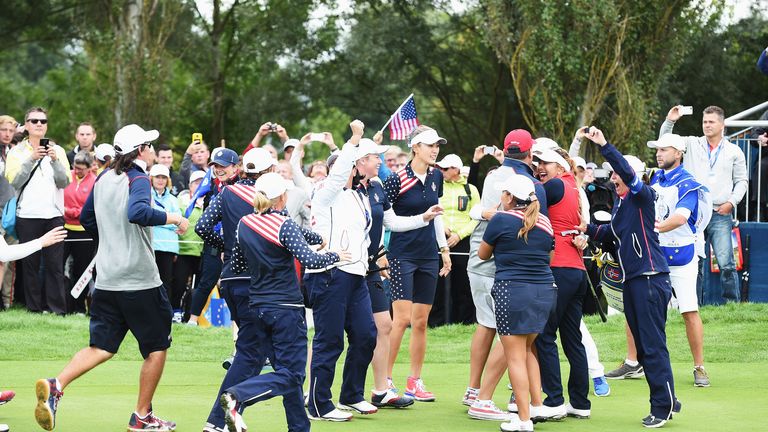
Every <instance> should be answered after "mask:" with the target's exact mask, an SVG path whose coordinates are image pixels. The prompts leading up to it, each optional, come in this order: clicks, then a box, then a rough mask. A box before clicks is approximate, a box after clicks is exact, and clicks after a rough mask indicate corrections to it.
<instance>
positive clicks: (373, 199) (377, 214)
mask: <svg viewBox="0 0 768 432" xmlns="http://www.w3.org/2000/svg"><path fill="white" fill-rule="evenodd" d="M360 190H361V191H362V192H363V193H365V194H366V195H368V201H369V202H370V203H371V230H370V231H369V232H368V236H369V237H370V238H371V244H370V245H368V256H369V257H371V256H376V255H377V254H378V252H379V245H380V244H381V236H382V235H384V212H385V211H387V210H389V209H390V208H392V204H390V203H389V199H387V194H386V193H385V192H384V186H382V184H381V183H379V182H377V181H368V188H365V187H363V185H360Z"/></svg>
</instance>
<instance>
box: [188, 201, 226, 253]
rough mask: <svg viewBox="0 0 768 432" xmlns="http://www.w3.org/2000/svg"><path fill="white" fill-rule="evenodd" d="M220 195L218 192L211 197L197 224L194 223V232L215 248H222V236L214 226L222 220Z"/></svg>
mask: <svg viewBox="0 0 768 432" xmlns="http://www.w3.org/2000/svg"><path fill="white" fill-rule="evenodd" d="M222 196H223V194H219V195H216V196H215V197H213V199H212V200H211V202H210V204H209V205H208V208H206V209H205V211H204V212H203V215H202V216H200V220H199V221H197V225H195V233H197V235H199V236H200V238H201V239H203V241H205V242H206V243H208V244H209V245H210V246H213V247H215V248H217V249H223V248H224V237H222V236H221V234H220V233H219V232H218V230H216V228H215V226H216V224H217V223H219V222H221V220H222V215H223V212H222V208H221V206H222V203H221V201H222Z"/></svg>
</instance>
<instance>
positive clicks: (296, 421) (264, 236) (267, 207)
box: [220, 173, 350, 432]
mask: <svg viewBox="0 0 768 432" xmlns="http://www.w3.org/2000/svg"><path fill="white" fill-rule="evenodd" d="M254 187H255V189H256V191H257V192H256V194H255V196H256V198H255V200H254V207H255V210H256V213H255V214H250V215H247V216H245V217H243V218H242V219H240V223H239V224H238V228H237V243H236V245H235V247H234V250H233V253H232V259H231V263H232V268H233V271H234V272H235V273H242V272H244V271H247V272H248V275H249V276H250V293H249V294H250V296H249V297H250V299H249V300H250V307H251V312H252V314H253V315H254V317H255V325H254V332H255V333H256V334H257V337H256V338H255V339H256V340H257V342H256V343H255V344H254V345H255V346H248V347H244V349H260V350H264V352H266V353H267V354H268V357H269V358H270V360H271V361H272V367H273V368H274V369H275V371H274V372H271V373H267V374H263V375H258V376H251V377H249V378H248V379H246V380H245V381H243V382H241V383H239V384H237V385H235V386H232V387H230V388H228V389H226V390H225V391H224V392H223V393H222V395H221V399H220V402H221V406H222V408H223V409H224V412H225V422H226V424H227V428H228V429H229V431H230V432H242V431H245V430H246V426H245V423H244V422H243V419H242V417H241V414H242V412H243V410H244V409H245V407H247V406H250V405H253V404H255V403H257V402H261V401H264V400H267V399H270V398H273V397H275V396H283V406H284V407H285V411H286V412H285V415H286V420H287V423H288V430H290V431H297V432H299V431H301V432H308V431H309V430H310V426H309V419H308V418H307V413H306V411H305V410H304V398H303V395H302V389H301V386H302V385H303V383H304V375H305V369H306V366H307V325H306V323H305V321H304V298H303V297H302V295H301V291H300V290H299V279H298V276H297V275H296V269H295V267H294V261H293V259H294V257H295V258H296V259H298V260H299V262H300V263H301V265H302V266H304V267H305V268H323V267H326V266H328V265H331V264H334V263H336V262H338V261H340V260H348V259H349V257H350V254H349V253H348V252H345V251H341V252H328V253H316V252H313V251H312V250H311V249H310V248H309V244H315V245H322V244H324V241H323V238H322V237H321V236H320V235H319V234H317V233H315V232H312V231H302V230H301V228H299V226H298V225H296V223H295V222H293V220H291V218H289V217H288V216H287V215H286V213H285V211H284V208H285V203H286V199H287V198H286V196H287V195H286V193H285V191H286V183H285V180H284V179H283V178H282V177H281V176H280V175H279V174H275V173H267V174H264V175H262V176H261V177H259V179H258V180H257V181H256V183H255V184H254ZM237 355H238V356H239V355H241V351H238V353H237ZM252 372H253V375H256V374H258V369H257V370H254V371H252Z"/></svg>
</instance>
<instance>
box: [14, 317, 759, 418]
mask: <svg viewBox="0 0 768 432" xmlns="http://www.w3.org/2000/svg"><path fill="white" fill-rule="evenodd" d="M766 314H768V307H766V305H735V306H733V305H732V306H727V307H722V308H705V309H704V310H703V313H702V315H703V317H704V321H705V334H706V336H705V347H706V356H707V369H708V371H709V373H710V376H711V378H712V383H713V385H712V387H710V388H706V389H701V388H694V387H693V378H692V373H691V370H692V366H691V361H690V353H689V352H688V345H687V341H686V340H685V331H684V328H683V326H682V321H681V320H680V317H679V316H678V315H677V314H673V313H670V320H669V325H668V334H669V346H670V352H671V354H672V359H673V369H674V372H675V383H676V388H677V395H678V397H679V398H680V399H681V400H682V402H683V412H682V413H681V414H680V415H677V416H675V419H674V421H672V422H671V423H669V424H667V426H665V429H668V430H680V431H684V430H685V431H709V430H763V429H764V427H763V426H762V422H763V419H762V415H761V414H760V413H762V412H764V411H765V406H766V402H768V396H766V394H765V391H764V386H763V385H762V384H761V383H762V381H763V380H764V379H765V373H764V370H765V368H764V364H765V361H766V360H768V348H766V344H765V343H764V337H763V336H764V331H765V330H766V325H765V316H766ZM588 325H589V327H590V329H591V331H592V334H593V337H594V338H595V341H596V342H597V344H598V347H599V348H600V354H601V359H602V360H603V363H604V365H605V366H606V368H608V369H611V368H613V367H614V366H615V365H616V364H617V363H618V362H619V361H620V360H621V359H622V358H623V351H624V343H623V336H622V335H623V331H622V325H623V324H622V321H621V318H620V317H612V318H611V319H610V320H609V322H608V323H606V324H603V323H600V322H599V321H597V320H595V319H593V318H590V319H589V320H588ZM472 330H473V329H472V327H463V326H450V327H444V328H440V329H434V330H430V347H429V349H428V357H427V364H426V366H425V368H424V374H423V375H424V380H425V382H426V383H427V385H428V386H429V388H430V389H431V390H433V391H434V392H435V393H436V395H437V399H438V401H437V402H435V403H417V404H416V405H414V406H413V407H411V408H408V409H405V410H400V411H395V410H383V411H380V412H379V413H378V414H374V415H371V416H367V417H363V416H355V418H354V420H353V421H352V422H351V423H350V424H338V423H325V422H319V423H316V422H313V423H312V427H313V428H314V429H315V430H318V431H338V430H354V431H358V430H361V431H385V430H386V431H391V430H406V428H409V427H418V429H419V430H422V431H444V430H451V431H475V430H480V431H482V430H487V431H493V430H498V424H497V423H495V422H486V421H477V420H471V419H469V418H468V417H467V415H466V409H465V407H464V406H463V405H461V403H460V399H461V396H462V394H463V392H464V389H465V387H466V380H467V376H468V368H469V366H468V363H469V360H468V358H469V357H468V347H469V338H470V336H471V334H472ZM0 335H1V337H0V360H1V361H2V374H0V389H11V390H14V391H16V393H17V396H16V399H14V400H13V401H12V402H11V403H10V404H8V405H5V406H2V407H0V423H8V424H9V425H10V426H11V430H12V431H35V430H40V429H39V428H38V427H37V425H36V423H35V421H34V418H33V409H34V404H35V397H34V392H33V390H34V381H35V380H36V379H37V378H42V377H49V376H54V375H55V374H56V373H57V372H58V371H59V370H60V369H61V368H62V367H63V366H64V364H65V363H66V361H67V360H68V358H69V357H70V356H71V355H72V354H73V353H74V352H75V351H76V350H77V349H79V348H80V347H81V346H84V345H85V344H87V341H88V334H87V320H86V319H85V318H83V317H67V318H59V317H53V316H48V315H45V316H44V315H28V314H26V313H24V312H21V311H18V310H13V311H10V312H6V313H0ZM230 339H231V338H230V333H229V331H228V330H225V329H199V328H188V327H184V326H178V327H174V345H173V347H172V349H171V350H170V351H169V362H168V364H167V365H166V370H165V374H164V376H163V380H162V382H161V383H160V388H159V390H158V393H157V395H156V397H155V409H156V411H157V413H158V415H160V416H161V417H164V418H167V419H170V420H174V421H176V422H177V423H178V424H179V426H178V430H179V431H180V432H181V431H200V430H201V429H202V425H203V424H204V422H205V418H206V417H207V413H208V411H209V410H210V408H211V405H212V403H213V399H214V396H215V394H216V390H217V389H218V385H219V383H220V380H221V378H222V377H223V375H224V370H223V369H222V368H221V366H220V361H221V359H222V358H223V357H225V356H226V354H227V352H228V350H229V349H230V346H231V342H230ZM138 360H139V356H138V353H137V350H136V346H135V341H134V340H133V339H132V337H131V336H130V335H129V336H128V337H127V338H126V341H125V343H124V346H123V347H122V351H121V354H119V355H118V356H116V357H115V359H113V360H112V361H110V362H108V363H106V364H104V365H102V366H100V367H98V368H96V369H95V370H93V371H92V372H91V373H89V374H87V375H85V376H84V377H82V378H81V379H80V380H78V381H76V382H75V383H73V384H72V385H71V386H70V387H68V388H67V389H66V391H65V396H64V398H63V399H62V402H61V404H60V410H59V415H58V417H57V428H56V430H57V431H65V432H66V431H97V430H98V431H120V430H125V425H126V424H127V422H128V418H129V416H130V413H131V411H132V410H133V407H134V405H135V398H136V389H137V382H138V374H139V367H140V362H139V361H138ZM566 368H567V365H566V364H564V365H563V369H564V376H565V369H566ZM407 369H408V366H407V353H406V352H402V353H401V356H400V360H399V363H398V365H397V366H396V371H395V378H396V383H397V384H398V385H400V386H402V385H403V384H404V383H403V381H404V377H405V376H406V374H407ZM338 372H339V374H340V369H339V371H338ZM337 376H340V375H337ZM610 383H611V396H610V397H607V398H596V397H591V400H592V403H593V406H592V418H591V419H590V420H575V419H568V420H565V421H563V422H558V423H549V424H539V425H537V426H536V429H537V430H544V431H547V430H550V431H554V430H558V431H560V430H562V431H572V430H586V429H587V428H589V429H591V430H596V431H614V430H615V431H620V430H633V429H634V430H640V429H641V426H640V419H641V418H642V417H643V416H645V415H646V414H647V413H648V389H647V386H646V384H645V381H644V380H631V381H611V382H610ZM337 384H338V383H337ZM370 387H371V383H370V380H369V383H368V385H367V388H370ZM334 394H338V385H337V386H336V388H335V389H334ZM508 396H509V391H508V390H506V383H505V382H502V384H501V385H500V386H499V389H498V390H497V392H496V397H495V400H496V403H497V404H498V405H499V406H500V407H503V406H505V405H506V399H507V398H508ZM245 420H246V422H247V423H248V424H249V426H250V428H249V430H251V431H260V430H266V431H278V430H285V420H284V415H283V409H282V403H281V400H280V399H279V398H277V399H273V400H270V401H267V402H266V403H262V404H258V405H256V406H254V407H251V408H249V409H248V410H247V411H246V413H245Z"/></svg>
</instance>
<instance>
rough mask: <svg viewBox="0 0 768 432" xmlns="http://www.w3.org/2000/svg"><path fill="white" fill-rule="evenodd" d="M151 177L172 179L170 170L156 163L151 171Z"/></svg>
mask: <svg viewBox="0 0 768 432" xmlns="http://www.w3.org/2000/svg"><path fill="white" fill-rule="evenodd" d="M149 176H150V177H157V176H166V177H171V172H170V170H168V167H167V166H165V165H163V164H159V163H156V164H154V165H152V168H150V169H149Z"/></svg>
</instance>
